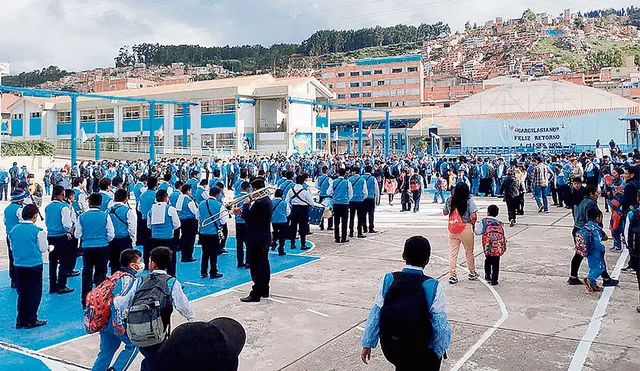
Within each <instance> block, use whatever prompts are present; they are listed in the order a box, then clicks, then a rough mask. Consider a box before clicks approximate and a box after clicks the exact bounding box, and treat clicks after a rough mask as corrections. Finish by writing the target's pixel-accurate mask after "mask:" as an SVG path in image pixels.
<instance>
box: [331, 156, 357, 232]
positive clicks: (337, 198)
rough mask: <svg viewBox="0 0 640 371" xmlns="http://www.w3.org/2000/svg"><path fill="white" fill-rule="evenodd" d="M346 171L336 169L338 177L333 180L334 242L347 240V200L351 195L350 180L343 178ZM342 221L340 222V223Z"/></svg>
mask: <svg viewBox="0 0 640 371" xmlns="http://www.w3.org/2000/svg"><path fill="white" fill-rule="evenodd" d="M346 174H347V171H346V170H345V169H344V168H340V169H338V178H336V179H334V180H333V225H334V227H335V230H334V231H333V235H334V237H335V241H336V243H345V242H349V240H348V239H347V223H348V221H349V200H351V197H353V188H352V187H351V182H349V181H348V180H346V179H345V175H346ZM340 222H342V224H340Z"/></svg>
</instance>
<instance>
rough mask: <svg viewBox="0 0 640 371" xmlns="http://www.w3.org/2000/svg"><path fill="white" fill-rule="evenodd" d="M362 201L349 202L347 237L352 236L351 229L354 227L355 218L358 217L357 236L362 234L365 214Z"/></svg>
mask: <svg viewBox="0 0 640 371" xmlns="http://www.w3.org/2000/svg"><path fill="white" fill-rule="evenodd" d="M364 211H365V210H364V203H363V201H354V202H349V236H353V227H354V225H355V216H356V215H357V216H358V227H357V229H358V235H361V234H362V233H363V232H364V226H365V224H366V223H365V221H364V218H365V212H364Z"/></svg>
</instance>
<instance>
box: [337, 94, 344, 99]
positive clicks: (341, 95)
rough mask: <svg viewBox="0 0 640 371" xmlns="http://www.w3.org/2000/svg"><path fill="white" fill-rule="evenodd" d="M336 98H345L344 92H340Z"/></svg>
mask: <svg viewBox="0 0 640 371" xmlns="http://www.w3.org/2000/svg"><path fill="white" fill-rule="evenodd" d="M336 99H344V94H338V97H337V98H336Z"/></svg>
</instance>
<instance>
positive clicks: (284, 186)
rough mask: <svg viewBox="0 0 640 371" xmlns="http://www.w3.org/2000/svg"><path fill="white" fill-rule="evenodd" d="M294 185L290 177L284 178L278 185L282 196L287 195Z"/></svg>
mask: <svg viewBox="0 0 640 371" xmlns="http://www.w3.org/2000/svg"><path fill="white" fill-rule="evenodd" d="M295 185H296V184H295V183H294V182H293V181H292V180H290V179H286V180H284V181H283V182H282V183H281V184H280V187H279V188H280V189H282V195H283V196H284V197H287V194H288V193H289V190H291V189H293V187H294V186H295Z"/></svg>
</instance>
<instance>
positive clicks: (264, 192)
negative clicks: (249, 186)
mask: <svg viewBox="0 0 640 371" xmlns="http://www.w3.org/2000/svg"><path fill="white" fill-rule="evenodd" d="M274 193H276V188H275V187H272V186H267V187H264V188H260V189H257V190H255V191H253V192H251V193H248V194H246V195H242V196H240V197H238V198H234V199H233V200H231V201H229V202H225V203H224V209H220V211H219V212H217V213H215V214H213V215H211V216H209V217H208V218H206V219H204V220H203V221H202V224H201V226H202V227H208V226H210V225H211V224H213V223H216V222H217V221H219V220H220V219H222V217H223V215H224V213H230V212H231V211H232V210H234V209H238V208H240V206H241V205H242V204H243V203H244V202H245V201H246V200H247V199H251V200H254V201H255V200H260V199H262V198H265V197H271V195H273V194H274Z"/></svg>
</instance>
